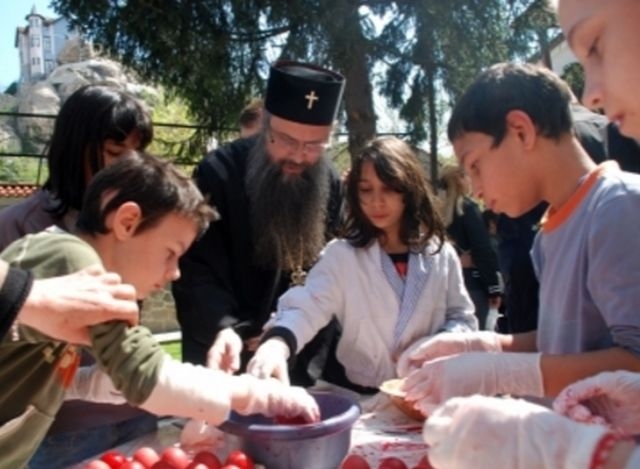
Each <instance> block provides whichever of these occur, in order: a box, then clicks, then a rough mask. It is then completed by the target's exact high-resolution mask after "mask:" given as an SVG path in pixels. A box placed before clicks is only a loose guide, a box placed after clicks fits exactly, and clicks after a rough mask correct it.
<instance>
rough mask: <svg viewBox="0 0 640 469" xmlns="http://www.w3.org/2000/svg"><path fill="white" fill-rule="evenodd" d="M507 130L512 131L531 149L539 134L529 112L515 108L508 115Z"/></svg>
mask: <svg viewBox="0 0 640 469" xmlns="http://www.w3.org/2000/svg"><path fill="white" fill-rule="evenodd" d="M505 119H506V122H507V131H508V132H512V133H513V135H515V136H516V137H517V138H518V139H519V140H520V141H521V143H522V144H523V145H524V147H525V148H526V149H531V148H532V147H533V145H534V143H535V141H536V138H537V136H538V130H537V128H536V126H535V124H534V123H533V121H532V120H531V117H529V114H527V113H526V112H524V111H520V110H518V109H514V110H512V111H509V112H508V113H507V116H506V118H505Z"/></svg>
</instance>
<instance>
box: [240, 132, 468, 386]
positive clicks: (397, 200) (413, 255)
mask: <svg viewBox="0 0 640 469" xmlns="http://www.w3.org/2000/svg"><path fill="white" fill-rule="evenodd" d="M347 204H348V206H347V216H346V220H345V224H344V230H343V231H344V235H343V237H342V238H340V239H336V240H333V241H332V242H330V243H329V244H328V245H327V246H326V247H325V249H324V250H323V252H322V253H321V255H320V258H319V260H318V262H317V263H316V264H315V265H314V267H313V268H312V269H311V270H310V271H309V273H308V276H307V278H306V283H305V285H303V286H296V287H293V288H291V289H290V290H289V291H287V292H286V293H285V294H284V295H283V296H282V297H281V298H280V300H279V302H278V311H277V314H276V316H275V319H274V320H273V321H272V322H271V324H270V325H271V328H270V329H268V330H267V331H266V332H265V334H264V336H263V338H262V343H261V345H260V347H259V348H258V350H257V351H256V354H255V356H254V358H253V359H252V360H251V362H250V363H249V365H248V371H249V372H250V373H252V374H255V375H257V376H261V377H268V376H275V377H278V378H280V379H282V380H283V381H288V374H287V366H288V363H287V360H288V359H289V358H292V357H294V356H295V354H296V353H298V352H299V351H300V350H301V349H302V347H303V346H304V345H305V344H306V343H307V342H308V341H309V340H311V339H312V338H313V337H314V336H315V334H316V333H317V332H318V331H319V330H320V329H321V328H322V327H323V326H324V325H326V324H327V323H328V322H329V321H330V320H331V318H332V317H334V316H335V317H336V318H337V319H338V321H339V323H340V325H341V327H342V335H341V337H340V339H339V342H338V345H337V349H336V358H337V360H338V361H339V362H340V364H341V365H342V366H343V367H344V373H345V375H346V379H347V380H348V382H350V383H344V382H341V383H337V384H341V385H343V386H344V385H347V386H348V385H349V384H353V385H355V386H354V388H355V389H358V390H360V391H363V392H366V391H367V390H371V391H374V390H376V388H377V387H378V386H379V385H380V384H381V383H382V382H383V381H385V380H387V379H390V378H394V377H396V365H395V361H396V359H397V357H398V355H399V354H400V353H401V352H402V351H403V350H404V349H405V348H407V347H408V346H409V345H410V344H411V343H412V342H413V341H415V340H416V339H417V338H422V337H425V336H429V335H432V334H436V333H438V332H442V331H471V330H475V329H476V328H477V323H476V319H475V317H474V314H473V313H474V309H473V303H472V302H471V300H470V299H469V295H468V294H467V291H466V290H465V286H464V280H463V277H462V271H461V268H460V263H459V260H458V256H457V254H456V252H455V250H454V249H453V247H452V246H451V245H450V244H449V243H448V242H446V241H445V228H444V225H443V223H442V220H441V218H440V216H439V214H438V212H437V208H436V206H435V198H434V196H433V194H432V191H431V189H430V186H429V182H428V181H427V179H426V176H425V172H424V169H423V167H422V164H421V163H420V161H419V160H418V158H417V156H416V154H415V152H414V151H413V149H412V148H411V147H410V146H409V145H408V144H407V143H405V142H403V141H402V140H399V139H397V138H395V137H384V138H377V139H375V140H373V141H372V142H371V143H369V144H368V145H367V146H366V147H365V148H364V149H363V150H362V151H361V152H360V154H359V155H357V157H356V158H355V160H354V161H353V166H352V169H351V171H350V173H349V175H348V178H347Z"/></svg>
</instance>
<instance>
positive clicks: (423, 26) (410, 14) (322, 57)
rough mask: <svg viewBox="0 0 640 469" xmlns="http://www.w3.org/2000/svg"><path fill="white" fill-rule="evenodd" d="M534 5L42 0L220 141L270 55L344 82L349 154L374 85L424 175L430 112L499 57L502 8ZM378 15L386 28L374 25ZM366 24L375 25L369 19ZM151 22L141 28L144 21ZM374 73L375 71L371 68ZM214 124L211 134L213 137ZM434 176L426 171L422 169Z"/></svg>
mask: <svg viewBox="0 0 640 469" xmlns="http://www.w3.org/2000/svg"><path fill="white" fill-rule="evenodd" d="M536 1H539V0H449V1H446V2H445V1H441V0H397V1H395V2H388V1H385V0H301V1H297V2H291V1H289V0H129V1H116V0H111V1H108V0H99V1H96V0H53V1H52V5H53V7H54V8H55V9H56V11H58V12H59V13H60V14H62V15H64V16H65V17H66V18H68V19H69V20H70V22H71V24H72V25H74V26H76V27H78V28H80V29H81V31H82V32H83V33H84V34H85V35H87V36H88V37H89V38H91V39H92V40H94V41H95V42H96V43H98V44H100V45H101V46H102V48H103V50H105V51H107V52H108V53H110V54H112V55H114V56H115V57H116V58H117V59H119V60H121V61H122V62H124V63H125V64H126V65H128V66H130V67H132V68H133V69H135V70H136V71H137V72H138V73H139V74H140V75H141V76H142V77H143V78H145V79H147V80H152V81H155V82H158V83H161V84H162V85H164V86H165V87H166V89H167V91H168V92H169V93H170V94H172V95H175V96H180V97H181V98H183V99H184V100H185V102H186V103H187V105H188V106H189V109H190V111H191V113H192V115H193V116H194V118H195V119H196V120H197V121H198V122H200V123H202V124H204V125H205V126H207V128H208V129H209V130H210V131H211V130H218V137H219V138H220V139H224V138H225V136H226V134H227V133H228V134H230V132H231V131H230V130H229V129H232V128H235V127H236V118H237V113H238V111H239V110H240V109H241V107H242V106H243V104H244V103H245V102H246V100H247V99H248V98H249V97H252V96H255V95H259V94H261V92H262V90H263V88H264V80H265V78H266V76H267V73H268V66H269V64H270V63H271V62H272V61H273V60H275V59H276V58H279V57H282V58H288V59H296V60H308V61H313V62H316V63H319V64H323V65H325V66H329V67H333V68H336V69H339V70H341V71H342V72H343V73H344V74H345V76H346V79H347V85H346V89H345V98H344V111H345V112H344V113H342V114H343V116H344V117H343V122H344V125H345V126H346V128H347V131H348V133H349V144H348V148H349V152H350V153H351V154H353V153H354V152H355V151H357V149H358V148H359V147H360V146H361V145H362V144H363V143H364V142H365V141H366V140H368V139H370V138H371V137H373V136H374V135H375V133H376V116H375V111H374V106H373V90H374V81H376V82H377V83H378V85H379V87H380V90H381V92H382V94H383V95H384V96H386V97H387V99H388V102H389V104H390V106H391V107H392V108H394V109H397V110H399V111H400V116H401V117H402V119H404V120H405V121H406V122H407V123H408V124H407V125H408V128H409V130H410V133H411V139H412V140H413V141H414V143H415V142H419V141H421V140H424V139H425V138H429V140H430V148H431V158H432V164H431V167H432V171H435V170H436V168H437V165H436V164H435V161H436V159H437V136H438V135H439V127H440V122H441V121H442V115H443V113H444V112H445V111H446V109H447V108H448V105H449V101H450V100H451V99H455V98H456V97H457V96H458V95H459V94H460V92H461V91H462V90H463V89H464V88H465V87H466V86H467V84H468V83H469V82H470V80H471V79H472V78H473V76H475V74H476V73H477V72H478V71H479V70H480V69H481V68H483V67H485V66H487V65H489V64H491V63H493V62H495V61H498V60H504V59H505V58H506V57H507V51H508V49H507V45H508V42H509V40H511V39H510V35H512V34H513V31H514V30H513V29H510V27H511V25H512V22H513V18H514V16H513V12H518V11H522V10H523V8H525V7H526V6H528V5H529V4H531V3H532V2H534V3H535V2H536ZM379 18H384V19H385V21H386V24H385V25H384V27H383V29H382V30H380V28H379V27H376V22H379V20H378V19H379ZM374 19H375V21H374ZM149 25H151V26H149ZM378 70H382V72H378ZM220 129H223V130H220ZM434 174H435V173H434Z"/></svg>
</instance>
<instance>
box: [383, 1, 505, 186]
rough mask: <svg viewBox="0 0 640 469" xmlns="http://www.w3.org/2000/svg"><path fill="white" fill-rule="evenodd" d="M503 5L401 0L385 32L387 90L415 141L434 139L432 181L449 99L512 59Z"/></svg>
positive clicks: (431, 144) (392, 103)
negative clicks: (483, 72)
mask: <svg viewBox="0 0 640 469" xmlns="http://www.w3.org/2000/svg"><path fill="white" fill-rule="evenodd" d="M504 10H505V8H504V4H503V2H501V1H500V0H477V1H469V0H451V1H448V2H441V1H438V0H405V1H402V2H397V10H396V12H395V14H394V15H393V19H392V20H391V21H390V22H389V23H388V24H387V25H386V27H385V29H384V31H383V33H382V35H381V37H380V51H381V52H382V54H381V58H382V59H383V60H385V62H386V63H387V64H388V68H387V72H386V81H385V82H384V83H383V86H382V93H383V94H384V95H385V96H386V97H387V98H388V99H389V102H390V104H391V105H392V107H395V108H398V109H399V110H400V115H401V116H402V117H403V118H404V119H405V120H406V121H407V122H408V126H409V131H410V132H411V134H412V139H413V140H414V141H420V140H423V139H425V138H428V139H429V148H430V151H429V153H430V157H431V164H430V168H431V179H432V180H436V179H437V168H438V165H437V159H438V135H439V134H440V122H441V120H442V116H443V113H444V112H445V111H446V109H448V108H449V107H450V106H449V104H450V101H455V99H456V98H457V97H458V96H459V95H460V94H461V93H462V91H463V90H464V89H465V88H466V87H467V86H468V84H469V83H470V82H471V81H472V80H473V78H474V77H475V75H476V74H477V73H478V72H479V71H480V70H481V69H482V68H483V67H486V66H488V65H490V64H492V63H494V62H497V61H501V60H505V59H506V58H507V48H506V42H507V38H508V32H509V31H508V17H507V15H505V14H504ZM446 97H448V98H449V99H446Z"/></svg>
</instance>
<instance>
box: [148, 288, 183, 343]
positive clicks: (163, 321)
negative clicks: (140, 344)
mask: <svg viewBox="0 0 640 469" xmlns="http://www.w3.org/2000/svg"><path fill="white" fill-rule="evenodd" d="M140 322H141V323H142V324H143V325H145V326H147V327H148V328H149V329H151V331H152V332H154V333H156V334H157V333H160V332H173V331H178V330H180V326H179V325H178V321H177V320H176V305H175V303H174V302H173V295H172V294H171V287H170V286H167V287H166V288H165V289H164V290H163V291H161V292H158V293H154V294H153V295H151V296H150V297H149V298H147V299H146V300H145V301H144V305H143V307H142V317H141V319H140Z"/></svg>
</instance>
